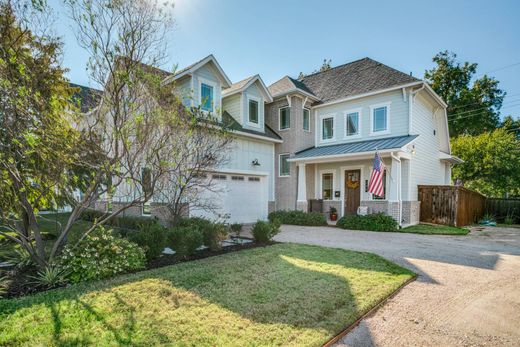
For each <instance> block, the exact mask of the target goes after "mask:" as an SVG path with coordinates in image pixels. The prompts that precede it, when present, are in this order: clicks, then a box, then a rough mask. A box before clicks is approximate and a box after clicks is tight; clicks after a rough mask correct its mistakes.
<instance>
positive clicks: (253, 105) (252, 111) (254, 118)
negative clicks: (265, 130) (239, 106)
mask: <svg viewBox="0 0 520 347" xmlns="http://www.w3.org/2000/svg"><path fill="white" fill-rule="evenodd" d="M249 122H250V123H255V124H258V101H256V100H249Z"/></svg>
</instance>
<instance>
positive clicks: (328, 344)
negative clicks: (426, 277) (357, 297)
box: [323, 274, 418, 347]
mask: <svg viewBox="0 0 520 347" xmlns="http://www.w3.org/2000/svg"><path fill="white" fill-rule="evenodd" d="M417 277H418V275H417V274H415V275H414V276H413V277H412V278H410V279H408V280H406V282H404V283H403V284H401V285H400V286H399V287H398V288H397V289H396V290H394V291H393V292H392V293H391V294H390V295H389V296H387V297H386V298H384V299H383V300H381V301H380V302H379V303H378V304H377V305H375V306H374V307H372V308H371V309H370V310H369V311H368V312H367V313H365V314H364V315H362V316H361V317H359V318H358V319H357V320H356V321H355V322H354V323H352V324H350V325H349V326H348V327H346V328H345V329H343V330H342V331H341V332H340V333H339V334H337V335H336V336H334V337H333V338H332V339H330V340H329V341H328V342H326V343H325V344H323V347H331V346H332V345H334V344H335V343H336V342H338V341H339V340H341V339H342V338H343V337H345V335H347V334H348V333H349V332H351V331H352V330H354V328H355V327H357V326H358V325H359V323H361V321H362V320H363V319H365V318H368V317H370V316H372V315H373V314H374V313H376V311H377V310H379V308H381V306H383V305H384V304H385V303H386V302H387V301H388V300H390V299H392V298H393V297H394V296H396V295H397V294H398V293H399V292H400V291H401V290H402V289H403V288H404V287H406V286H407V285H408V284H410V283H412V282H413V281H415V280H416V279H417Z"/></svg>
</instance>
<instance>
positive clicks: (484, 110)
mask: <svg viewBox="0 0 520 347" xmlns="http://www.w3.org/2000/svg"><path fill="white" fill-rule="evenodd" d="M433 62H434V63H435V64H436V66H435V67H434V68H433V69H431V70H428V71H426V72H425V75H424V78H425V80H426V81H427V82H428V83H430V85H431V87H432V88H433V90H435V92H436V93H437V94H439V96H440V97H442V98H443V100H444V101H446V103H447V104H448V123H449V128H450V136H452V137H454V136H458V135H463V134H467V135H477V134H481V133H483V132H485V131H491V130H493V129H495V128H497V127H498V126H499V124H500V118H499V116H500V108H501V107H502V102H503V100H504V97H505V95H506V93H505V92H504V91H503V90H501V89H500V88H499V81H497V80H496V79H495V78H493V77H489V76H487V75H484V76H482V77H479V78H476V73H477V64H476V63H469V62H464V63H460V62H459V61H458V60H457V55H456V54H455V53H452V52H448V51H444V52H440V53H438V54H437V55H436V56H435V57H434V58H433Z"/></svg>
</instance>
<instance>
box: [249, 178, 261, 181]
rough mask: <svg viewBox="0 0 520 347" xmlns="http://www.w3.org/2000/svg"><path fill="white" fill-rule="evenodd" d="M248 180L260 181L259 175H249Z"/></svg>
mask: <svg viewBox="0 0 520 347" xmlns="http://www.w3.org/2000/svg"><path fill="white" fill-rule="evenodd" d="M248 179H249V182H260V177H249V178H248Z"/></svg>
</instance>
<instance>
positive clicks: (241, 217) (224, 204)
mask: <svg viewBox="0 0 520 347" xmlns="http://www.w3.org/2000/svg"><path fill="white" fill-rule="evenodd" d="M212 180H213V183H214V185H215V186H216V187H217V189H216V190H218V192H212V193H207V194H206V196H205V199H209V200H210V201H211V202H212V205H214V206H215V209H213V211H204V210H196V209H194V210H192V209H190V210H191V211H190V215H192V216H198V217H205V218H209V219H222V218H224V217H226V218H227V221H228V222H230V223H254V222H256V221H257V220H259V219H261V220H265V219H267V210H268V207H267V205H268V195H269V193H268V179H267V176H248V175H238V174H236V175H235V174H223V173H218V174H213V175H212Z"/></svg>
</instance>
